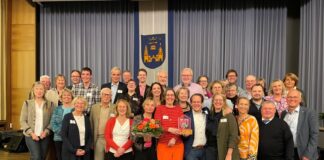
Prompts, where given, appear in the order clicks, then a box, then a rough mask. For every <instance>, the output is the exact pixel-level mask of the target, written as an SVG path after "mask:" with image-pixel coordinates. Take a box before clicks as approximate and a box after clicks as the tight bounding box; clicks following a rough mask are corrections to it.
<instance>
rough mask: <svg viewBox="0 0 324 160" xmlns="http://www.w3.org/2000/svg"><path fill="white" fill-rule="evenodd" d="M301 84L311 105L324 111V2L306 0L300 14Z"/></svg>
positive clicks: (308, 105)
mask: <svg viewBox="0 0 324 160" xmlns="http://www.w3.org/2000/svg"><path fill="white" fill-rule="evenodd" d="M299 52H300V53H299V87H300V88H301V89H302V90H303V91H304V94H305V96H306V97H307V107H310V108H312V109H314V110H315V111H317V112H324V108H323V105H324V100H323V98H324V85H323V80H324V64H323V62H324V2H323V0H304V1H303V5H302V7H301V13H300V45H299Z"/></svg>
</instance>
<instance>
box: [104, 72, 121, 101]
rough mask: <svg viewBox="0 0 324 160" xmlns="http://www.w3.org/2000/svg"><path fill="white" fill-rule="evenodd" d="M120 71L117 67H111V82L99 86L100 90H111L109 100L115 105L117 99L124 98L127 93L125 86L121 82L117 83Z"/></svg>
mask: <svg viewBox="0 0 324 160" xmlns="http://www.w3.org/2000/svg"><path fill="white" fill-rule="evenodd" d="M120 74H121V70H120V68H118V67H113V68H112V69H111V82H109V83H105V84H103V85H101V89H102V88H109V89H111V94H112V97H111V100H112V102H113V103H114V104H115V103H116V102H117V100H118V99H120V98H122V97H124V94H126V93H127V86H126V84H125V83H123V82H119V80H120Z"/></svg>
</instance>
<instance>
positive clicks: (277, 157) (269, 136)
mask: <svg viewBox="0 0 324 160" xmlns="http://www.w3.org/2000/svg"><path fill="white" fill-rule="evenodd" d="M275 113H276V105H275V104H274V103H273V102H271V101H264V102H263V103H262V106H261V116H262V117H261V120H259V121H258V123H259V129H260V134H259V150H258V159H262V160H263V159H266V160H293V157H294V141H293V136H292V134H291V131H290V129H289V126H288V125H287V123H286V122H285V121H283V120H281V119H279V118H278V117H276V116H275Z"/></svg>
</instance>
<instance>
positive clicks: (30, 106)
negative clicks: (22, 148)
mask: <svg viewBox="0 0 324 160" xmlns="http://www.w3.org/2000/svg"><path fill="white" fill-rule="evenodd" d="M53 109H54V104H53V103H51V102H49V101H45V104H44V107H43V129H42V130H44V131H45V132H46V133H47V135H49V134H50V131H51V129H52V127H51V124H50V120H51V117H52V112H53ZM35 120H36V110H35V100H34V99H32V100H27V101H25V102H24V104H23V106H22V108H21V113H20V126H21V128H22V129H23V133H24V135H25V136H27V137H29V136H31V135H30V134H31V133H32V132H34V130H35Z"/></svg>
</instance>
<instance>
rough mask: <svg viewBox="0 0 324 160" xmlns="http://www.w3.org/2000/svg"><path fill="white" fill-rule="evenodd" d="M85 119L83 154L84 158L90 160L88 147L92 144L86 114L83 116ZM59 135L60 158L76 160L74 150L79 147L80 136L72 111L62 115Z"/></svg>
mask: <svg viewBox="0 0 324 160" xmlns="http://www.w3.org/2000/svg"><path fill="white" fill-rule="evenodd" d="M84 121H85V123H84V124H85V145H84V150H85V152H86V154H85V155H84V159H85V160H90V159H91V158H90V147H91V145H92V134H91V126H90V120H89V118H88V117H87V116H84ZM61 136H62V140H63V145H62V159H63V160H76V159H77V156H76V155H75V154H76V151H77V149H79V148H80V136H79V128H78V126H77V124H76V121H75V119H74V117H73V114H72V113H68V114H66V115H65V116H64V119H63V121H62V129H61Z"/></svg>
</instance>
